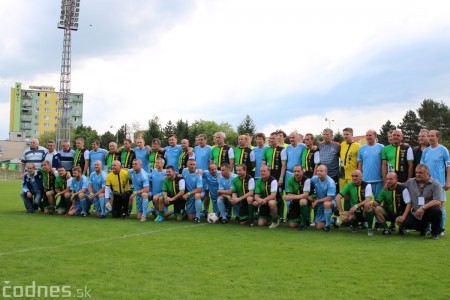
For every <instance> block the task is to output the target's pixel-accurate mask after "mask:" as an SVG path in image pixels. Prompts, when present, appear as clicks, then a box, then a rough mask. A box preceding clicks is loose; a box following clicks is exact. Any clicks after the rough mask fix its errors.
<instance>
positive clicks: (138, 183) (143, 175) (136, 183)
mask: <svg viewBox="0 0 450 300" xmlns="http://www.w3.org/2000/svg"><path fill="white" fill-rule="evenodd" d="M128 173H129V174H130V177H131V182H132V183H133V190H135V191H140V190H142V189H143V188H144V187H146V186H150V183H149V181H148V173H147V172H145V171H144V169H141V171H140V172H139V173H136V171H135V170H133V169H129V170H128Z"/></svg>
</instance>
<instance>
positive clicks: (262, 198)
mask: <svg viewBox="0 0 450 300" xmlns="http://www.w3.org/2000/svg"><path fill="white" fill-rule="evenodd" d="M260 175H261V178H259V179H258V180H257V181H256V182H255V202H256V203H258V205H259V217H258V226H264V225H266V224H267V220H268V219H269V218H270V217H271V219H272V224H270V226H269V228H272V229H273V228H277V227H278V225H280V222H279V220H278V206H277V190H278V181H277V180H276V179H275V177H273V176H271V175H270V167H269V166H267V165H262V166H261V168H260Z"/></svg>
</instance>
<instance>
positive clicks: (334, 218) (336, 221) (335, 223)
mask: <svg viewBox="0 0 450 300" xmlns="http://www.w3.org/2000/svg"><path fill="white" fill-rule="evenodd" d="M333 228H336V229H338V228H339V222H338V218H337V217H333Z"/></svg>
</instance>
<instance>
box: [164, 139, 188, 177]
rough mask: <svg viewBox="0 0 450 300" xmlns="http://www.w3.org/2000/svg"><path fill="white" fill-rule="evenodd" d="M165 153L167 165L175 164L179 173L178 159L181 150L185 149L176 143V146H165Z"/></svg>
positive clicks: (176, 171)
mask: <svg viewBox="0 0 450 300" xmlns="http://www.w3.org/2000/svg"><path fill="white" fill-rule="evenodd" d="M164 151H166V152H165V154H164V159H165V160H166V162H167V164H166V165H167V166H173V167H174V168H175V173H178V169H179V167H180V166H179V163H178V159H179V158H180V155H181V152H183V149H182V148H181V145H175V146H174V147H170V146H167V147H165V148H164Z"/></svg>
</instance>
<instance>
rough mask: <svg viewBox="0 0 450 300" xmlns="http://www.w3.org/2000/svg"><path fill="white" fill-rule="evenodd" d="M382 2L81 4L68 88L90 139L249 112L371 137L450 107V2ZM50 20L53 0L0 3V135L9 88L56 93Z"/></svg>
mask: <svg viewBox="0 0 450 300" xmlns="http://www.w3.org/2000/svg"><path fill="white" fill-rule="evenodd" d="M391 2H393V1H389V2H388V1H331V0H330V1H321V0H316V1H269V0H267V1H264V0H260V1H250V0H240V1H233V0H229V1H214V0H211V1H207V0H205V1H201V0H198V1H194V0H192V1H188V0H178V1H174V0H160V1H156V0H154V1H144V0H141V1H137V0H129V1H118V0H110V1H106V0H102V1H100V0H89V1H87V0H81V17H80V29H79V31H77V32H74V33H73V35H72V39H73V48H72V91H73V92H81V93H84V97H85V98H84V99H85V102H84V124H85V125H90V126H92V127H94V128H96V129H97V130H98V131H99V132H104V131H106V130H108V129H109V127H110V126H111V125H113V124H114V126H116V127H118V126H120V125H121V124H125V123H128V124H131V123H133V122H140V123H141V125H142V126H145V124H146V123H147V120H148V119H150V118H151V117H152V116H153V115H158V116H159V117H160V119H161V121H162V123H163V125H164V124H165V123H166V122H167V121H168V120H172V121H176V120H178V119H184V120H188V121H189V122H191V123H192V122H193V121H195V120H198V119H205V120H215V121H217V122H229V123H231V124H232V125H234V126H237V125H238V124H239V122H240V121H241V120H242V119H243V118H244V117H245V115H246V114H249V115H250V116H251V117H252V118H253V120H254V121H255V124H256V126H257V129H258V130H259V131H263V132H265V133H270V131H272V130H273V129H276V128H282V129H284V130H285V131H287V132H289V131H292V130H298V131H299V132H302V133H306V132H312V133H319V132H320V131H321V130H322V129H323V128H324V127H326V126H327V125H328V122H326V121H325V118H329V119H332V120H334V121H333V122H332V123H331V127H332V128H333V129H335V130H337V129H342V128H344V127H353V128H354V129H355V134H356V135H360V134H364V133H365V131H366V130H367V129H370V128H374V129H376V130H379V128H380V127H381V125H382V124H383V123H385V122H386V121H387V120H388V119H390V120H391V121H392V122H393V123H394V124H398V123H399V122H400V121H401V119H402V117H403V116H404V114H405V112H406V111H407V110H410V109H411V110H416V109H417V108H418V107H419V105H420V103H421V102H422V101H423V99H428V98H432V99H434V100H436V101H444V102H446V103H447V104H448V103H449V102H450V101H449V100H448V99H449V96H450V86H449V85H448V82H450V59H449V57H448V53H450V19H449V18H448V16H447V12H448V11H449V10H450V3H448V2H446V1H395V3H391ZM58 18H59V3H58V1H56V2H55V1H50V0H40V1H31V0H4V1H1V2H0V26H1V28H2V30H1V31H0V139H5V138H7V137H8V131H9V128H8V126H9V101H10V88H11V87H12V86H14V83H15V82H16V81H18V82H22V83H23V86H24V87H28V86H29V85H52V86H54V87H56V88H57V89H58V88H59V71H60V63H61V51H62V43H63V31H62V30H59V29H57V28H56V22H57V20H58ZM91 25H92V26H91ZM123 103H126V105H125V106H124V105H123Z"/></svg>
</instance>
